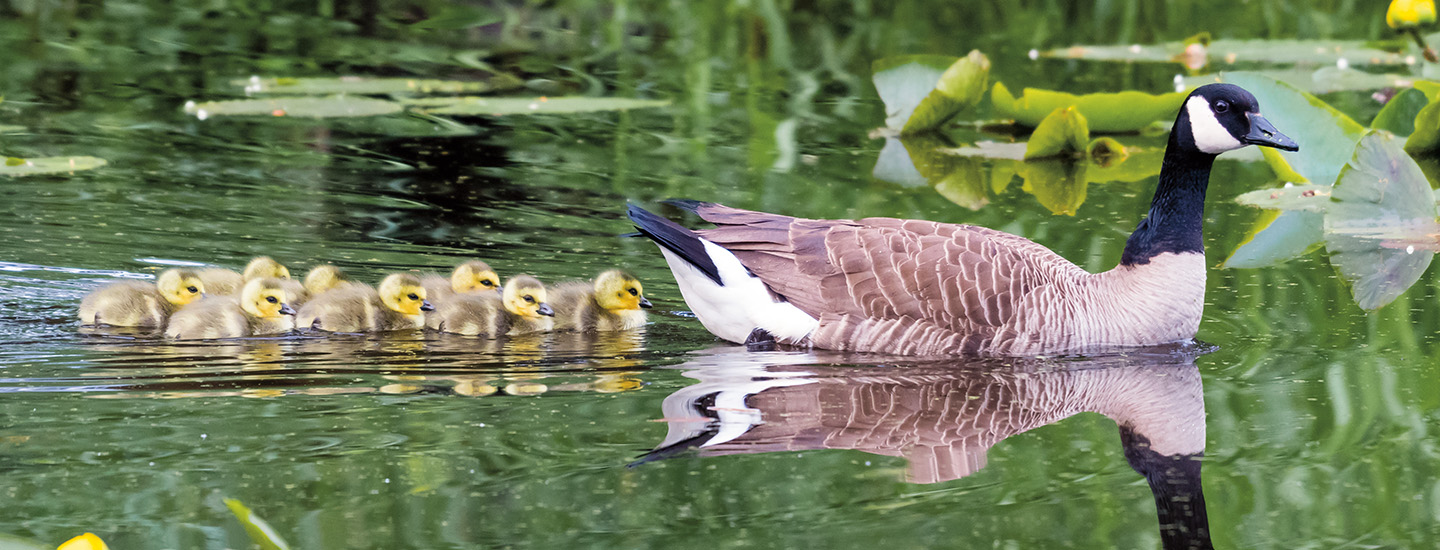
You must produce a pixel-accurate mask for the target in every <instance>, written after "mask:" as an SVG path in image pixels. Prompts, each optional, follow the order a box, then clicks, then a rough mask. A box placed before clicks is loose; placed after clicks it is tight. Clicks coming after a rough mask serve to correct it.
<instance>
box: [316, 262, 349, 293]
mask: <svg viewBox="0 0 1440 550" xmlns="http://www.w3.org/2000/svg"><path fill="white" fill-rule="evenodd" d="M349 281H350V277H348V276H346V275H345V272H343V271H340V268H338V267H335V266H333V265H330V264H320V265H317V266H315V267H313V268H311V269H310V272H309V273H306V274H305V291H306V292H309V293H310V294H319V293H321V292H325V291H327V290H330V289H332V288H335V287H337V286H340V285H341V284H342V283H346V282H349Z"/></svg>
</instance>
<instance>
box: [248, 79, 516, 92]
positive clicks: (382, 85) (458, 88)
mask: <svg viewBox="0 0 1440 550" xmlns="http://www.w3.org/2000/svg"><path fill="white" fill-rule="evenodd" d="M230 84H232V85H234V86H242V87H244V88H245V92H246V93H251V94H287V95H335V94H356V95H389V94H475V93H485V92H491V91H495V90H497V89H507V88H516V87H519V86H521V85H522V84H523V83H522V82H520V80H519V79H516V78H514V77H509V76H505V77H499V78H498V79H497V80H496V81H486V82H476V81H463V80H434V79H419V78H371V77H364V76H341V77H332V78H288V77H280V78H260V77H258V76H257V77H250V78H248V79H243V80H232V81H230Z"/></svg>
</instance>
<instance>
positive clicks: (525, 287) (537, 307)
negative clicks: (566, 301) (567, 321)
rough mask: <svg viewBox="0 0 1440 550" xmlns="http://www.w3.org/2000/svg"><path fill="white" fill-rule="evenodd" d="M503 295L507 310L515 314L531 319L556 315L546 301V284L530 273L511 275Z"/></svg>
mask: <svg viewBox="0 0 1440 550" xmlns="http://www.w3.org/2000/svg"><path fill="white" fill-rule="evenodd" d="M501 296H502V298H501V300H502V301H503V302H504V303H505V310H506V311H509V312H510V313H513V314H515V315H519V316H521V317H526V318H531V319H533V318H536V317H541V316H545V317H554V316H555V310H553V309H550V304H547V303H545V299H546V296H545V285H544V284H543V283H541V282H540V281H539V280H537V279H536V278H534V277H531V276H529V275H516V276H514V277H511V278H510V282H508V283H505V291H504V293H502V294H501Z"/></svg>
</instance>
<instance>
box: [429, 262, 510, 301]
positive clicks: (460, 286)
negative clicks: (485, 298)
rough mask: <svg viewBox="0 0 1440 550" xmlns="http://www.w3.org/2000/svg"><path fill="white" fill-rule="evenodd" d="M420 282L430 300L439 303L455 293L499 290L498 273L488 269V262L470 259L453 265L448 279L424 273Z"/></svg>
mask: <svg viewBox="0 0 1440 550" xmlns="http://www.w3.org/2000/svg"><path fill="white" fill-rule="evenodd" d="M420 284H421V285H422V286H424V287H425V292H428V293H430V300H431V301H434V302H435V303H440V302H442V301H445V300H448V299H450V297H452V296H454V295H456V294H471V293H475V292H487V291H491V290H500V275H498V274H496V273H495V270H494V269H490V264H487V263H485V262H482V261H480V260H471V261H468V262H465V263H463V264H460V265H457V266H455V270H454V271H452V272H450V278H449V279H446V278H444V277H441V276H439V275H426V276H424V277H421V278H420Z"/></svg>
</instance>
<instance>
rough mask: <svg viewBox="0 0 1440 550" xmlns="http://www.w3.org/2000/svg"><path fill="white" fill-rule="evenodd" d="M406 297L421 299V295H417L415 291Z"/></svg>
mask: <svg viewBox="0 0 1440 550" xmlns="http://www.w3.org/2000/svg"><path fill="white" fill-rule="evenodd" d="M406 298H409V299H411V300H419V299H420V297H419V296H416V295H415V293H413V292H412V293H410V295H409V296H406Z"/></svg>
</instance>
